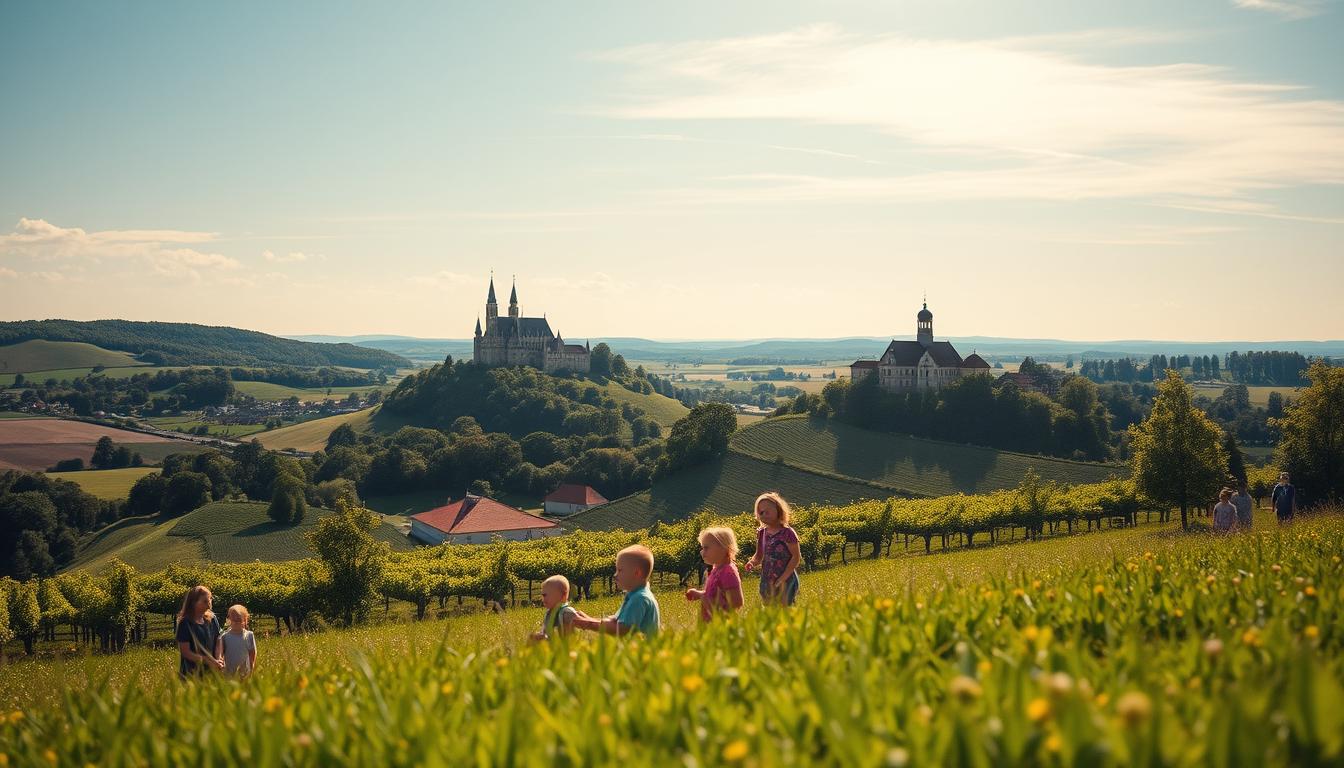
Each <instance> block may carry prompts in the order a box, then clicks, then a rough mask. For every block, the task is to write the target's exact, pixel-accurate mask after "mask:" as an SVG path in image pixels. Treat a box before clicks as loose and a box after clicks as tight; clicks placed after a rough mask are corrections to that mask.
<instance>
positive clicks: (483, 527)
mask: <svg viewBox="0 0 1344 768" xmlns="http://www.w3.org/2000/svg"><path fill="white" fill-rule="evenodd" d="M560 533H561V528H560V526H558V525H556V524H555V523H553V522H551V521H550V520H543V519H541V518H540V517H537V516H536V515H529V514H528V513H526V512H524V511H523V510H521V509H514V508H513V507H510V506H509V505H507V504H501V503H500V502H498V501H495V500H494V499H489V498H486V497H484V496H476V495H474V494H470V493H469V494H467V495H466V496H465V497H463V498H462V499H459V500H458V501H454V502H451V503H449V504H445V505H444V506H442V507H436V508H434V509H431V510H429V511H428V512H421V513H420V514H418V515H412V516H411V538H412V539H415V540H416V541H420V542H423V543H425V544H442V543H444V542H447V543H449V544H487V543H489V542H490V541H491V540H492V539H494V537H496V536H499V537H500V538H503V539H507V540H509V541H527V540H529V539H541V538H545V537H547V536H558V535H559V534H560Z"/></svg>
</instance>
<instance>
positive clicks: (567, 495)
mask: <svg viewBox="0 0 1344 768" xmlns="http://www.w3.org/2000/svg"><path fill="white" fill-rule="evenodd" d="M545 501H555V502H559V503H560V504H585V505H587V506H592V505H594V504H606V503H607V500H606V498H605V497H603V496H602V494H600V493H598V492H597V491H595V490H593V487H592V486H591V485H579V484H577V483H565V484H564V485H562V486H560V487H559V488H556V489H555V490H554V491H551V493H550V494H549V495H547V497H546V498H545Z"/></svg>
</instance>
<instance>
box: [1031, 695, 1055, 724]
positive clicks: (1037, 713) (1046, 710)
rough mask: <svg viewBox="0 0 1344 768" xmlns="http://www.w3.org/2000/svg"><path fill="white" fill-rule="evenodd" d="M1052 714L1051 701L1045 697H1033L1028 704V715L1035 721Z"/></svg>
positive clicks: (1037, 721)
mask: <svg viewBox="0 0 1344 768" xmlns="http://www.w3.org/2000/svg"><path fill="white" fill-rule="evenodd" d="M1049 716H1050V702H1048V701H1046V700H1045V699H1041V698H1036V699H1032V700H1031V701H1030V702H1029V703H1028V704H1027V717H1028V718H1030V719H1031V722H1033V723H1039V722H1041V721H1042V720H1044V719H1046V718H1047V717H1049Z"/></svg>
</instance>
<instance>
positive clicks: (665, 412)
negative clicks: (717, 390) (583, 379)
mask: <svg viewBox="0 0 1344 768" xmlns="http://www.w3.org/2000/svg"><path fill="white" fill-rule="evenodd" d="M602 389H603V390H604V391H605V392H606V393H607V394H608V395H611V399H613V400H615V401H616V402H618V403H629V404H630V405H632V406H635V407H637V408H640V409H642V410H643V411H644V412H645V413H647V414H648V415H649V417H650V418H652V419H653V420H654V421H656V422H658V423H659V424H660V425H661V426H662V427H663V429H664V430H668V429H671V428H672V425H673V424H674V423H676V421H677V419H680V418H681V417H683V416H685V415H686V414H688V413H690V412H691V410H690V409H689V408H687V407H686V406H684V405H682V404H681V403H680V402H678V401H676V400H673V399H672V398H670V397H667V396H666V395H660V394H658V393H657V392H655V393H653V394H650V395H645V394H642V393H639V392H631V391H630V390H628V389H626V388H625V387H622V386H621V385H620V384H616V383H615V382H607V384H606V385H605V386H604V387H602Z"/></svg>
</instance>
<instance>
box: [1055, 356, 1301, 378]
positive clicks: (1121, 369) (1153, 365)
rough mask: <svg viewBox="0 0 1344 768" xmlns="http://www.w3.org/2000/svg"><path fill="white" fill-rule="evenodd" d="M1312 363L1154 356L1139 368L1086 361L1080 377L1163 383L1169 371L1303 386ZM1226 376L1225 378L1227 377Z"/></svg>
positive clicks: (1127, 362) (1126, 362)
mask: <svg viewBox="0 0 1344 768" xmlns="http://www.w3.org/2000/svg"><path fill="white" fill-rule="evenodd" d="M1311 363H1312V360H1311V358H1308V357H1306V356H1304V355H1302V354H1301V353H1300V352H1285V351H1267V352H1254V351H1252V352H1229V353H1227V355H1226V356H1225V357H1224V358H1219V356H1218V355H1171V356H1168V355H1153V356H1151V357H1150V358H1149V359H1148V361H1147V363H1143V364H1140V363H1139V362H1137V361H1135V360H1134V359H1132V358H1128V357H1122V358H1118V359H1105V360H1104V359H1096V358H1092V359H1087V360H1084V361H1083V362H1082V365H1080V366H1079V368H1078V373H1079V375H1081V376H1086V377H1087V378H1089V379H1091V380H1092V381H1095V382H1098V383H1103V382H1115V381H1118V382H1125V383H1131V382H1139V381H1142V382H1150V381H1160V380H1161V379H1162V377H1163V375H1164V373H1165V371H1166V370H1167V369H1169V368H1171V369H1175V370H1178V371H1186V370H1189V371H1190V373H1191V375H1192V376H1193V377H1194V378H1195V379H1201V380H1202V379H1213V380H1223V379H1226V380H1228V381H1232V382H1235V383H1238V384H1250V385H1253V386H1257V385H1258V386H1264V385H1272V386H1284V387H1296V386H1300V385H1301V384H1302V381H1303V374H1304V373H1305V372H1306V370H1307V368H1308V367H1309V366H1310V365H1311ZM1224 374H1225V375H1224Z"/></svg>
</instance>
